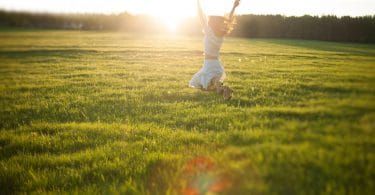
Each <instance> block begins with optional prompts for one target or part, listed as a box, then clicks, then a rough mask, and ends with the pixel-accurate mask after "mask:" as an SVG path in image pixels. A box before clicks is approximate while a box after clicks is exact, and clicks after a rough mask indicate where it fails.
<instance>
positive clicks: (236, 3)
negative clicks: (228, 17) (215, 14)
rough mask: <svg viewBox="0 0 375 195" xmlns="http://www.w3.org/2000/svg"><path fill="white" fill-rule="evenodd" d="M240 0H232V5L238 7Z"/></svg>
mask: <svg viewBox="0 0 375 195" xmlns="http://www.w3.org/2000/svg"><path fill="white" fill-rule="evenodd" d="M240 2H241V0H234V4H233V7H238V6H239V5H240Z"/></svg>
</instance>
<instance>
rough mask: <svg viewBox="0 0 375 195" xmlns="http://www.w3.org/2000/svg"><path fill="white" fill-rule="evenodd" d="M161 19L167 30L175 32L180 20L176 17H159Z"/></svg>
mask: <svg viewBox="0 0 375 195" xmlns="http://www.w3.org/2000/svg"><path fill="white" fill-rule="evenodd" d="M161 21H162V22H163V23H164V25H165V26H166V27H167V30H168V31H169V32H176V31H177V27H178V25H179V24H180V23H181V20H180V19H178V18H163V17H161Z"/></svg>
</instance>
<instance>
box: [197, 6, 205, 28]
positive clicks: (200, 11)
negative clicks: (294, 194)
mask: <svg viewBox="0 0 375 195" xmlns="http://www.w3.org/2000/svg"><path fill="white" fill-rule="evenodd" d="M197 5H198V16H199V20H200V21H201V24H202V26H203V27H206V26H207V17H206V15H205V14H204V12H203V9H202V5H201V1H200V0H197Z"/></svg>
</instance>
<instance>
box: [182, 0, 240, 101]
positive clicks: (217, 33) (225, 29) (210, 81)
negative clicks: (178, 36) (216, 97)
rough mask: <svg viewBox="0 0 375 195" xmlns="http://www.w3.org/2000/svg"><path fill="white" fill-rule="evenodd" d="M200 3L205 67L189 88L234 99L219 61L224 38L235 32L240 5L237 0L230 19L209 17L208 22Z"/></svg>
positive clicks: (199, 13)
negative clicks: (235, 14) (225, 81)
mask: <svg viewBox="0 0 375 195" xmlns="http://www.w3.org/2000/svg"><path fill="white" fill-rule="evenodd" d="M197 3H198V15H199V18H200V21H201V24H202V26H203V30H204V34H205V36H204V65H203V67H202V68H201V69H200V70H199V72H197V73H196V74H195V75H194V76H193V78H192V79H191V80H190V82H189V86H190V87H193V88H198V89H202V90H206V91H216V92H217V93H218V94H220V95H222V96H223V98H224V100H230V99H231V98H232V92H233V91H232V89H231V88H229V87H228V86H225V85H223V81H224V79H225V71H224V68H223V66H222V65H221V63H220V60H219V52H220V48H221V46H222V44H223V41H224V36H226V35H228V34H229V33H230V32H231V31H232V30H233V24H234V17H233V15H234V11H235V9H236V8H237V6H238V5H239V4H240V0H235V1H234V4H233V8H232V10H231V12H230V14H229V16H228V17H223V16H209V17H208V21H207V18H206V16H205V15H204V13H203V10H202V6H201V3H200V0H197Z"/></svg>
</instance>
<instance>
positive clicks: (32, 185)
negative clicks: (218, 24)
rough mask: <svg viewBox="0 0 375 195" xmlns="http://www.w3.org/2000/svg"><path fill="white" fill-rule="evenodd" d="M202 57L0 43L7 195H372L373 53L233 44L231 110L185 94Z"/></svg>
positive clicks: (227, 50)
mask: <svg viewBox="0 0 375 195" xmlns="http://www.w3.org/2000/svg"><path fill="white" fill-rule="evenodd" d="M201 48H202V41H201V37H193V38H186V37H167V36H140V35H139V36H136V35H127V34H121V33H98V32H71V31H25V32H22V31H3V32H0V193H1V194H8V193H35V194H40V193H64V192H66V193H77V194H80V193H87V194H91V193H97V194H103V193H104V194H112V193H113V194H118V193H120V194H183V193H188V192H189V189H190V190H192V188H195V189H199V191H200V192H201V193H204V192H207V191H208V190H209V189H211V191H215V189H212V188H213V186H216V192H217V193H219V194H288V195H289V194H361V195H362V194H373V193H374V192H375V183H374V181H375V163H374V162H375V153H374V151H375V138H374V136H375V133H374V129H375V88H374V86H375V85H374V84H375V46H374V45H360V44H346V43H330V42H316V41H300V40H268V39H234V38H228V39H227V40H226V42H225V45H224V47H223V50H222V57H221V59H222V61H223V64H224V67H225V69H226V71H227V75H228V77H227V80H226V83H227V84H228V85H230V86H231V87H232V88H233V89H234V91H235V96H234V99H233V100H231V101H227V102H226V101H223V100H222V99H221V97H219V96H217V95H216V94H213V93H212V94H211V93H206V92H202V91H199V90H194V89H190V88H188V87H187V84H188V81H189V80H190V78H191V76H192V75H193V74H194V73H195V72H196V71H197V70H198V69H199V68H200V67H201V65H202V52H201ZM215 184H216V185H215ZM209 186H211V188H210V187H209ZM190 192H191V191H190Z"/></svg>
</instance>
